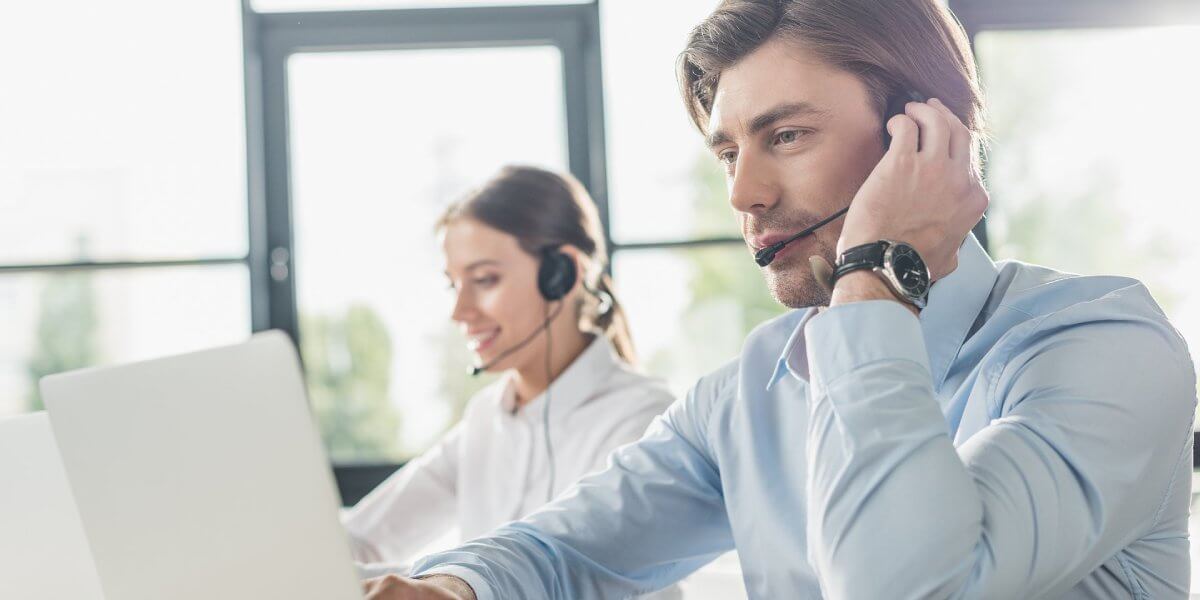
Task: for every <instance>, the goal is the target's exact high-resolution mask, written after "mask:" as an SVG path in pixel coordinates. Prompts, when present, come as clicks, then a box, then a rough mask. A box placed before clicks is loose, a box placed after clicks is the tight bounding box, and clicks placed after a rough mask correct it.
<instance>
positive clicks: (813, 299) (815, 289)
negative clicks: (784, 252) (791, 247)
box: [766, 256, 830, 308]
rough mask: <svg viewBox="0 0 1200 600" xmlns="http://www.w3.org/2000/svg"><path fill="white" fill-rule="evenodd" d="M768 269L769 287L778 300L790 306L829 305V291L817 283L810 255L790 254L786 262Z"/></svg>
mask: <svg viewBox="0 0 1200 600" xmlns="http://www.w3.org/2000/svg"><path fill="white" fill-rule="evenodd" d="M768 269H769V271H768V272H767V274H766V275H767V287H769V288H770V289H771V295H772V296H774V297H775V301H776V302H779V303H780V304H782V305H784V306H786V307H788V308H808V307H810V306H829V300H830V297H829V292H828V291H826V290H825V288H824V287H822V286H821V285H820V284H818V283H817V280H816V278H815V277H814V276H813V273H812V269H811V268H810V267H809V264H808V257H806V256H805V257H801V256H789V257H787V262H786V263H783V264H779V265H772V266H771V267H768Z"/></svg>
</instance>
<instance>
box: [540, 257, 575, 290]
mask: <svg viewBox="0 0 1200 600" xmlns="http://www.w3.org/2000/svg"><path fill="white" fill-rule="evenodd" d="M575 277H576V269H575V261H574V260H572V259H571V257H570V256H569V255H567V254H566V253H564V252H562V251H560V250H559V249H557V248H547V249H545V250H543V251H542V264H541V265H539V266H538V291H539V292H541V293H542V297H543V298H545V299H546V300H548V301H551V302H552V301H554V300H562V298H563V297H564V296H566V295H567V292H570V291H571V288H573V287H575Z"/></svg>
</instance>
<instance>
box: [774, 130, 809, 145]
mask: <svg viewBox="0 0 1200 600" xmlns="http://www.w3.org/2000/svg"><path fill="white" fill-rule="evenodd" d="M804 134H805V132H804V131H803V130H800V129H788V130H785V131H780V132H779V133H777V134H775V143H776V144H792V143H795V142H797V141H799V140H800V138H802V137H804Z"/></svg>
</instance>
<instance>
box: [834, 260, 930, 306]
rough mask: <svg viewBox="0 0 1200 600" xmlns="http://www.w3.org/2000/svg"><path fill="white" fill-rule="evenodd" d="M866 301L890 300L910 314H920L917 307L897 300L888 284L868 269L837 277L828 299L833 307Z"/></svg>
mask: <svg viewBox="0 0 1200 600" xmlns="http://www.w3.org/2000/svg"><path fill="white" fill-rule="evenodd" d="M868 300H892V301H894V302H898V303H900V304H902V305H903V306H904V307H905V308H907V309H908V310H909V311H910V312H911V313H912V314H914V315H919V314H920V311H918V310H917V307H915V306H913V305H912V304H909V303H908V302H904V301H902V300H900V299H899V298H897V297H896V293H895V292H893V291H892V288H890V287H888V284H887V283H886V282H884V281H883V279H882V278H880V277H879V275H878V274H876V273H875V272H874V271H872V270H870V269H859V270H857V271H851V272H849V273H846V274H845V275H842V276H841V277H839V278H838V280H837V282H836V283H835V284H834V286H833V294H832V296H831V297H830V300H829V306H830V307H834V306H838V305H841V304H850V303H852V302H866V301H868Z"/></svg>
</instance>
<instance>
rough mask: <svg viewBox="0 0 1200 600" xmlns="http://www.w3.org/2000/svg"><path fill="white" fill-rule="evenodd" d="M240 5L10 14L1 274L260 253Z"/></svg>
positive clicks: (112, 5) (146, 5)
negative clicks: (251, 213)
mask: <svg viewBox="0 0 1200 600" xmlns="http://www.w3.org/2000/svg"><path fill="white" fill-rule="evenodd" d="M241 40H242V31H241V11H240V8H239V6H238V3H237V2H232V1H224V2H212V1H209V0H189V1H186V2H159V1H156V0H122V1H121V2H89V1H85V0H60V1H56V2H6V3H4V8H0V81H2V82H3V89H4V91H3V92H0V131H2V132H4V133H3V135H0V214H3V215H4V218H3V219H0V264H3V263H8V264H13V263H20V264H24V263H44V262H62V261H75V260H80V259H92V260H141V259H152V258H194V257H200V256H204V257H208V256H233V257H240V256H244V255H245V253H246V184H245V152H244V147H245V142H244V137H245V133H244V129H245V125H244V121H245V116H244V113H245V105H244V101H243V92H242V89H243V83H242V44H241Z"/></svg>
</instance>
